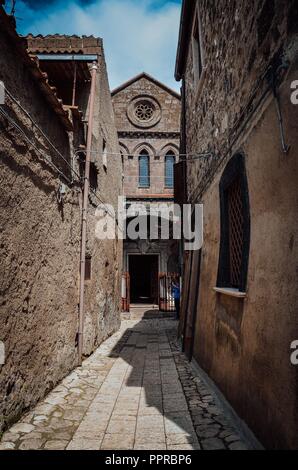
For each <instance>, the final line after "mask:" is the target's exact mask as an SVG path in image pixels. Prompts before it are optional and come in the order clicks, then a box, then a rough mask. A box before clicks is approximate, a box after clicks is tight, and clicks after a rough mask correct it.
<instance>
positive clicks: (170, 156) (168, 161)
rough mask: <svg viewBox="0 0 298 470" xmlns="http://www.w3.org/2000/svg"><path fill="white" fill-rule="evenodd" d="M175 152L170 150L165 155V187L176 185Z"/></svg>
mask: <svg viewBox="0 0 298 470" xmlns="http://www.w3.org/2000/svg"><path fill="white" fill-rule="evenodd" d="M175 161H176V159H175V154H174V152H171V151H170V152H168V153H167V154H166V156H165V187H166V188H173V187H174V164H175Z"/></svg>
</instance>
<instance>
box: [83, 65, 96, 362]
mask: <svg viewBox="0 0 298 470" xmlns="http://www.w3.org/2000/svg"><path fill="white" fill-rule="evenodd" d="M97 69H98V66H97V64H96V62H93V64H92V66H91V92H90V102H89V116H88V133H87V148H86V161H85V175H84V194H83V207H82V240H81V264H80V269H81V272H80V309H79V331H78V362H79V365H81V364H82V356H83V333H84V319H85V315H84V313H85V312H84V294H85V259H86V242H87V211H88V196H89V176H90V160H91V145H92V129H93V115H94V101H95V83H96V72H97Z"/></svg>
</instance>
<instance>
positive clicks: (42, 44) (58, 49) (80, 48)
mask: <svg viewBox="0 0 298 470" xmlns="http://www.w3.org/2000/svg"><path fill="white" fill-rule="evenodd" d="M26 40H27V48H28V51H29V52H30V54H38V53H39V54H43V53H48V54H49V53H53V54H100V53H101V51H102V39H101V38H96V37H94V36H77V35H72V36H67V35H61V34H48V35H47V36H42V35H41V34H38V35H37V36H33V35H32V34H28V35H27V36H26Z"/></svg>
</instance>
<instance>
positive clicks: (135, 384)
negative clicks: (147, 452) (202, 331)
mask: <svg viewBox="0 0 298 470" xmlns="http://www.w3.org/2000/svg"><path fill="white" fill-rule="evenodd" d="M132 316H134V314H132ZM126 318H127V317H126ZM123 321H124V322H125V320H123ZM134 321H135V322H136V323H135V325H134V326H133V327H130V326H129V323H128V328H127V329H126V330H125V332H124V334H123V336H122V337H121V339H120V340H119V341H118V343H117V345H116V346H115V347H114V348H113V350H112V353H111V355H110V357H119V358H122V359H123V360H124V361H125V362H126V363H127V364H129V368H128V373H127V375H126V378H125V383H124V389H123V388H122V392H121V393H122V398H126V403H127V406H128V409H129V406H130V403H131V404H132V403H133V402H135V401H136V397H137V396H139V397H140V398H139V405H138V411H137V430H136V438H138V435H140V434H141V433H145V434H146V433H147V434H148V440H149V442H150V436H152V439H153V437H154V436H156V439H155V440H156V441H157V442H159V437H160V438H161V439H162V437H163V438H165V437H164V436H166V441H167V445H168V446H173V448H175V446H176V445H177V446H178V445H180V448H181V445H182V446H183V444H186V445H188V447H189V444H194V445H195V444H197V442H198V441H197V437H196V434H195V431H194V428H193V424H192V420H191V417H190V414H189V411H188V406H187V402H186V399H185V395H184V393H183V389H182V385H181V382H180V379H179V375H178V372H177V368H176V364H175V360H174V353H175V347H174V348H173V349H171V344H170V343H171V342H172V341H174V340H175V339H176V337H177V325H178V323H177V321H176V320H175V313H170V314H164V313H162V312H159V311H158V310H154V309H148V310H145V309H144V311H143V312H140V314H139V318H136V317H134ZM177 353H178V351H177ZM178 354H179V353H178ZM131 406H132V405H131ZM163 417H164V419H163ZM152 439H151V440H152Z"/></svg>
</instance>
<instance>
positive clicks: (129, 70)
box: [6, 0, 181, 89]
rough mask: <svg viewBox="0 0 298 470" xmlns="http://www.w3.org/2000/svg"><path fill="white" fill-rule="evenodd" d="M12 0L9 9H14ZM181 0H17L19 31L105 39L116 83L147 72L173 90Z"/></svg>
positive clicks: (113, 85) (110, 75)
mask: <svg viewBox="0 0 298 470" xmlns="http://www.w3.org/2000/svg"><path fill="white" fill-rule="evenodd" d="M10 3H11V2H10V0H7V1H6V4H7V7H6V9H7V10H9V9H10ZM180 10H181V0H45V1H42V0H17V2H16V18H17V29H18V32H19V33H20V34H28V33H29V32H31V33H33V34H35V35H36V34H55V33H59V34H78V35H82V34H86V35H91V34H93V35H94V36H99V37H102V38H103V40H104V47H105V54H106V61H107V65H108V72H109V79H110V86H111V88H112V89H113V88H115V87H117V86H118V85H120V84H121V83H122V82H125V81H126V80H128V79H129V78H131V77H132V76H134V75H137V74H138V73H140V72H142V71H146V72H148V73H150V74H151V75H153V76H154V77H156V78H157V79H158V80H161V81H162V82H164V83H165V84H167V85H168V86H170V87H171V88H174V89H179V84H178V83H177V82H176V81H175V79H174V67H175V58H176V48H177V41H178V31H179V20H180Z"/></svg>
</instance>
